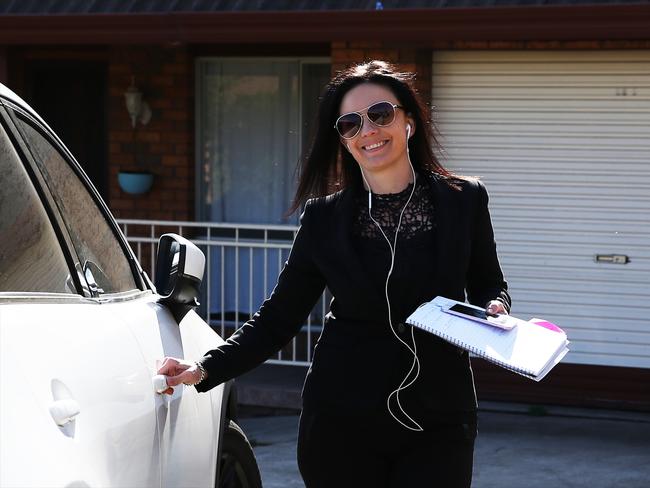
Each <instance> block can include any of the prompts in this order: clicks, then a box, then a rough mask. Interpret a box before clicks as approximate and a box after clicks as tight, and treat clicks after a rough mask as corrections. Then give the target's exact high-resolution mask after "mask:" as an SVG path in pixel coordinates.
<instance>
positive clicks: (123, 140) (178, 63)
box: [108, 46, 195, 220]
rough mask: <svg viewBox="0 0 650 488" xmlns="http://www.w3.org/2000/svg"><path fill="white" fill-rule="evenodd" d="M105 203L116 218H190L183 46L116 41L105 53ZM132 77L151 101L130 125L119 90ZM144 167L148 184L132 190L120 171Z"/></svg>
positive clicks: (190, 90)
mask: <svg viewBox="0 0 650 488" xmlns="http://www.w3.org/2000/svg"><path fill="white" fill-rule="evenodd" d="M108 73H109V74H108V77H109V83H108V86H109V94H108V98H109V100H108V107H109V113H108V143H109V147H108V165H109V206H110V208H111V209H112V210H113V213H114V214H115V216H116V217H118V218H140V219H155V220H161V219H170V220H193V217H194V186H195V184H194V156H193V150H194V135H193V132H194V108H193V107H194V79H193V78H194V70H193V63H192V59H191V56H190V55H189V54H188V52H187V48H184V47H162V46H151V47H149V46H145V47H140V46H116V47H112V48H111V49H110V53H109V69H108ZM132 76H133V77H135V84H136V86H137V87H138V88H139V89H140V91H141V92H142V93H143V99H144V100H145V101H146V102H147V103H148V104H149V105H150V106H151V110H152V117H151V121H150V122H149V124H147V125H141V124H140V123H138V124H137V126H136V129H135V130H134V129H133V128H132V126H131V119H130V118H129V115H128V113H127V110H126V105H125V101H124V92H125V91H126V90H127V88H128V87H129V85H130V84H131V78H132ZM125 170H126V171H134V170H136V171H149V172H151V173H153V174H154V183H153V187H152V189H151V190H150V191H149V192H148V193H146V194H143V195H131V194H128V193H125V192H124V191H122V190H121V189H120V187H119V185H118V173H119V172H120V171H125Z"/></svg>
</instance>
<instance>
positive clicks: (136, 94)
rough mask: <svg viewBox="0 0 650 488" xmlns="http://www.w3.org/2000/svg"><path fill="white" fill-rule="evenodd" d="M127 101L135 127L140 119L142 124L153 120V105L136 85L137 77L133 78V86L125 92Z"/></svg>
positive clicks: (127, 108) (132, 123) (127, 107)
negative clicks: (145, 99) (150, 105)
mask: <svg viewBox="0 0 650 488" xmlns="http://www.w3.org/2000/svg"><path fill="white" fill-rule="evenodd" d="M124 100H125V101H126V110H127V111H128V112H129V117H131V126H132V127H133V128H134V129H135V125H136V123H137V122H138V121H139V122H140V123H141V124H142V125H147V124H148V123H149V121H150V120H151V107H149V104H148V103H147V102H145V101H144V100H142V92H141V91H140V90H138V89H137V88H136V86H135V77H133V78H131V86H129V88H128V89H127V90H126V92H125V93H124Z"/></svg>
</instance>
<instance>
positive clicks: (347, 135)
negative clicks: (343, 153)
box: [334, 101, 403, 139]
mask: <svg viewBox="0 0 650 488" xmlns="http://www.w3.org/2000/svg"><path fill="white" fill-rule="evenodd" d="M396 108H403V107H402V106H401V105H397V104H395V103H391V102H386V101H383V102H377V103H373V104H372V105H370V106H369V107H368V108H367V109H366V114H365V115H366V117H368V120H369V121H370V122H372V124H373V125H376V126H378V127H386V126H388V125H390V124H392V123H393V121H394V120H395V109H396ZM363 115H364V114H362V113H361V112H350V113H347V114H343V115H341V116H340V117H339V118H338V119H336V124H334V128H335V129H336V130H337V132H338V133H339V135H340V136H341V137H342V138H343V139H352V138H354V137H356V135H357V134H358V133H359V131H360V130H361V127H362V126H363Z"/></svg>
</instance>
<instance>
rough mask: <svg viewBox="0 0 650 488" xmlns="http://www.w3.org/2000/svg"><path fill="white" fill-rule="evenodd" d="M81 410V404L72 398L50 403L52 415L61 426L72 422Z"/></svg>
mask: <svg viewBox="0 0 650 488" xmlns="http://www.w3.org/2000/svg"><path fill="white" fill-rule="evenodd" d="M80 412H81V409H80V408H79V404H78V403H77V401H76V400H73V399H71V398H66V399H65V400H56V401H54V402H52V403H50V415H52V418H53V419H54V422H55V423H56V425H58V426H59V427H63V426H64V425H66V424H68V423H70V422H72V421H73V420H74V418H75V417H76V416H77V415H79V413H80Z"/></svg>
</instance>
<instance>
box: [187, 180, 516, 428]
mask: <svg viewBox="0 0 650 488" xmlns="http://www.w3.org/2000/svg"><path fill="white" fill-rule="evenodd" d="M421 180H423V181H425V182H426V184H428V185H429V186H430V189H431V191H432V195H433V202H434V206H435V212H434V213H435V235H436V238H435V240H436V249H435V251H434V250H432V252H435V260H436V266H435V270H436V272H435V275H434V276H426V277H414V279H419V280H421V281H422V285H421V286H420V287H419V288H418V289H419V292H418V293H419V294H420V296H419V297H418V300H417V301H416V303H422V302H424V301H428V300H431V299H433V298H434V297H435V296H436V295H443V296H446V297H449V298H452V299H455V300H461V301H464V300H465V298H466V297H467V299H468V301H469V302H471V303H473V304H475V305H479V306H485V305H486V304H487V302H488V301H490V300H492V299H498V300H501V301H502V302H503V303H504V304H505V306H506V308H507V309H509V307H510V296H509V295H508V293H507V285H506V282H505V280H504V278H503V274H502V272H501V268H500V265H499V262H498V259H497V253H496V245H495V242H494V236H493V231H492V224H491V221H490V215H489V212H488V194H487V191H486V189H485V187H484V186H483V184H482V183H481V182H479V181H478V180H473V179H472V180H470V179H467V180H458V181H456V182H455V184H456V187H457V188H453V187H452V186H450V185H449V184H448V183H447V182H445V181H443V180H442V179H441V178H439V177H437V176H435V175H434V174H428V175H424V176H423V177H422V178H421ZM419 181H420V180H419ZM356 191H360V190H358V189H357V190H355V189H352V188H348V189H346V190H342V191H340V192H338V193H335V194H333V195H329V196H327V197H323V198H317V199H312V200H309V201H308V202H307V205H306V206H305V210H304V212H303V214H302V216H301V226H300V229H299V231H298V233H297V235H296V239H295V241H294V244H293V247H292V249H291V253H290V255H289V258H288V260H287V262H286V263H285V266H284V268H283V270H282V272H281V273H280V276H279V278H278V283H277V285H276V287H275V288H274V290H273V292H272V294H271V296H270V297H269V298H268V299H267V300H266V301H265V302H264V303H263V305H262V306H261V308H260V310H259V311H258V312H257V313H256V314H255V315H254V316H253V318H252V319H251V320H250V321H249V322H247V323H246V324H244V325H243V326H242V327H241V328H239V329H238V330H237V331H236V332H235V333H234V334H233V336H232V337H231V338H229V339H228V341H227V343H226V344H225V345H223V346H221V347H219V348H218V349H215V350H213V351H210V352H208V353H207V354H206V356H205V358H204V359H203V365H204V367H205V368H206V370H207V372H208V378H207V379H206V380H205V381H204V382H202V383H201V384H200V385H197V389H198V390H199V391H206V390H209V389H210V388H212V387H214V386H217V385H219V384H220V383H222V382H224V381H226V380H228V379H230V378H233V377H235V376H238V375H240V374H242V373H244V372H246V371H248V370H250V369H252V368H253V367H255V366H256V365H258V364H260V363H262V362H263V361H265V360H266V359H267V358H268V357H270V356H271V355H272V354H274V353H275V352H277V351H278V350H279V349H280V348H281V347H282V346H284V345H285V344H286V343H287V342H289V341H290V340H291V339H292V338H293V337H294V336H295V335H296V334H297V333H298V331H299V330H300V328H301V326H302V325H303V323H304V321H305V318H306V317H307V315H308V314H309V312H310V311H311V309H312V307H313V305H314V304H315V302H316V301H317V300H318V298H319V297H320V296H321V294H322V292H323V289H324V287H325V286H327V287H328V288H329V290H330V292H331V293H332V295H333V297H334V298H333V300H332V302H331V304H330V313H328V315H327V317H326V320H325V327H324V329H323V332H322V334H321V336H320V338H319V339H318V342H317V345H316V347H315V352H314V357H313V362H312V366H311V368H310V370H309V372H308V375H307V378H306V380H305V386H304V389H303V402H304V404H305V406H308V407H310V408H315V409H320V408H327V409H332V408H334V409H346V410H348V411H357V412H359V413H363V412H368V411H373V410H374V411H376V410H377V409H378V408H385V405H386V398H387V397H388V395H389V394H390V393H391V392H392V391H393V390H394V389H395V388H397V386H398V385H399V384H400V382H401V381H402V379H403V378H404V376H405V375H406V372H407V371H408V370H409V368H410V365H411V362H412V359H413V356H412V354H411V353H410V352H409V351H408V350H407V349H406V348H405V347H404V345H402V344H400V342H399V341H398V340H397V339H396V338H395V336H394V335H393V334H392V333H391V332H390V329H389V325H388V320H387V308H386V306H385V297H384V295H383V289H380V288H379V287H377V286H376V284H373V283H371V282H370V280H369V277H368V275H367V273H366V271H365V270H364V268H363V267H362V266H361V263H360V261H359V259H358V257H357V255H356V251H355V249H354V247H353V245H352V236H351V232H350V230H351V225H352V219H353V217H354V216H355V215H356V212H357V210H356V209H355V203H354V202H355V198H354V195H355V192H356ZM412 311H413V310H409V309H406V310H404V311H403V316H401V317H398V318H397V320H398V321H403V320H404V319H405V318H406V316H407V315H408V314H410V313H411V312H412ZM401 328H402V329H404V328H403V327H401ZM401 335H402V336H403V339H405V340H406V338H408V341H407V342H410V330H409V329H408V327H407V328H406V330H404V331H403V332H402V333H401ZM415 339H416V344H417V348H418V358H419V359H420V363H421V368H422V369H421V372H420V375H419V377H418V379H417V380H416V382H415V383H414V385H413V386H412V387H410V388H409V389H407V390H405V391H403V392H402V393H401V395H400V397H401V403H402V405H403V406H404V408H405V410H406V411H407V412H408V413H409V415H411V414H412V416H414V418H416V417H415V416H420V417H422V416H428V417H430V416H434V417H437V418H440V417H441V416H442V417H445V416H452V417H453V416H454V415H455V414H457V413H462V412H472V411H474V410H475V409H476V396H475V392H474V384H473V379H472V372H471V367H470V363H469V356H468V354H467V353H466V352H464V351H461V350H460V349H457V348H456V347H454V346H452V345H450V344H448V343H446V342H444V341H442V340H440V339H437V338H436V337H434V336H433V335H431V334H427V333H425V332H423V331H420V330H416V331H415ZM394 410H395V409H394ZM416 420H417V418H416Z"/></svg>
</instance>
